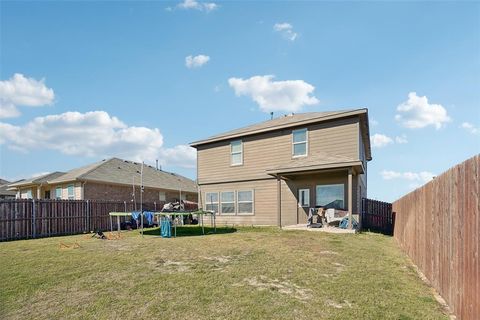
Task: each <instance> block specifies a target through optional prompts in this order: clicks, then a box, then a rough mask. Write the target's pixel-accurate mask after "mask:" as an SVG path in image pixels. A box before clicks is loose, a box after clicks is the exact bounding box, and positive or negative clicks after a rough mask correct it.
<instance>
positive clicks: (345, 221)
mask: <svg viewBox="0 0 480 320" xmlns="http://www.w3.org/2000/svg"><path fill="white" fill-rule="evenodd" d="M338 226H339V227H340V228H342V229H348V217H345V218H343V219H342V221H340V224H339V225H338ZM352 227H353V228H354V229H357V227H358V223H357V221H355V219H354V218H352Z"/></svg>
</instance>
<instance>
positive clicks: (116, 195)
mask: <svg viewBox="0 0 480 320" xmlns="http://www.w3.org/2000/svg"><path fill="white" fill-rule="evenodd" d="M84 188H85V189H84V199H88V200H117V201H131V200H132V191H133V188H132V186H121V185H111V184H100V183H93V182H87V183H86V184H85V186H84ZM163 194H165V200H166V202H171V201H174V200H176V199H179V198H180V194H179V192H175V191H169V190H163V189H153V188H145V191H144V193H143V201H144V202H160V201H163V199H161V197H162V196H163ZM135 197H136V200H137V201H140V188H139V187H138V186H135ZM185 197H186V200H189V201H195V202H197V198H198V194H197V193H196V192H195V193H192V192H189V193H185V192H182V199H183V200H185Z"/></svg>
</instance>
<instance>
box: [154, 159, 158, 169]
mask: <svg viewBox="0 0 480 320" xmlns="http://www.w3.org/2000/svg"><path fill="white" fill-rule="evenodd" d="M155 162H156V166H155V168H156V169H157V170H158V159H157V160H155Z"/></svg>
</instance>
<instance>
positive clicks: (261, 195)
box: [199, 179, 278, 225]
mask: <svg viewBox="0 0 480 320" xmlns="http://www.w3.org/2000/svg"><path fill="white" fill-rule="evenodd" d="M241 190H253V191H254V214H253V215H240V214H235V215H222V214H217V224H219V225H223V224H228V225H232V224H235V225H277V223H278V222H277V205H276V204H277V180H275V179H269V180H261V181H249V182H238V183H222V184H213V185H204V186H200V191H199V194H200V195H201V199H202V200H201V203H202V204H203V206H204V207H205V205H204V204H205V194H206V193H207V192H221V191H241Z"/></svg>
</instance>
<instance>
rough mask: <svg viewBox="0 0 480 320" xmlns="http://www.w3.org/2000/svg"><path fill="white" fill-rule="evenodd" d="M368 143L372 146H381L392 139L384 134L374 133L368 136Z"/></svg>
mask: <svg viewBox="0 0 480 320" xmlns="http://www.w3.org/2000/svg"><path fill="white" fill-rule="evenodd" d="M370 143H371V144H372V147H373V148H382V147H385V146H388V145H389V144H392V143H393V139H392V138H390V137H389V136H386V135H384V134H380V133H375V134H374V135H372V136H371V137H370Z"/></svg>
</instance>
